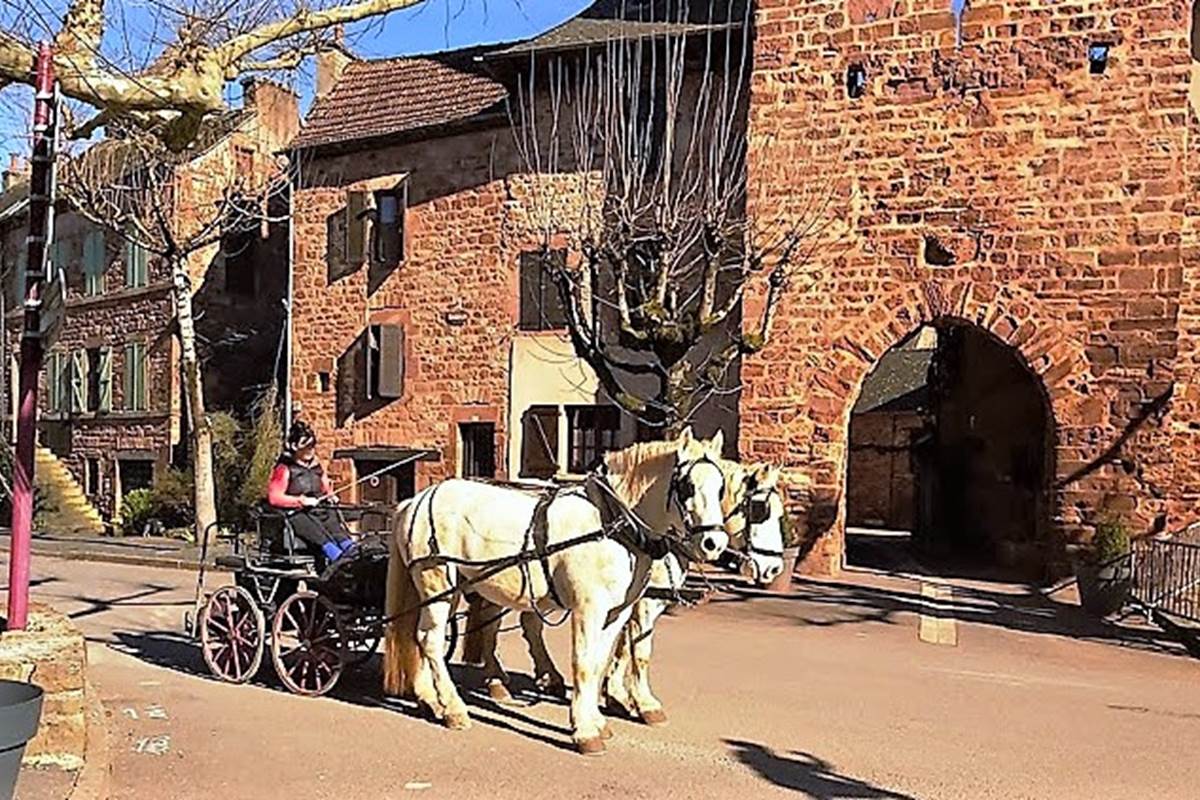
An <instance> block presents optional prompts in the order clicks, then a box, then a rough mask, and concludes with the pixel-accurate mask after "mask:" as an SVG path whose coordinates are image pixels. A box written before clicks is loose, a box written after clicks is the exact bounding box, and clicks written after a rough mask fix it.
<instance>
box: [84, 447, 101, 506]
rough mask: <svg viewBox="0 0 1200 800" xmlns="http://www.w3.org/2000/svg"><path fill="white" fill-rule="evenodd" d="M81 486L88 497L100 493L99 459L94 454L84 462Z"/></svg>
mask: <svg viewBox="0 0 1200 800" xmlns="http://www.w3.org/2000/svg"><path fill="white" fill-rule="evenodd" d="M83 488H84V491H85V492H86V493H87V496H88V497H95V496H96V495H98V494H100V459H98V458H96V457H95V456H89V457H88V459H87V461H86V462H84V474H83Z"/></svg>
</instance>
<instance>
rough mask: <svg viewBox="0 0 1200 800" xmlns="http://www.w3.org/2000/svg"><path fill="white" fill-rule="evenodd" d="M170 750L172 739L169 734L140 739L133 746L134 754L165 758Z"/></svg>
mask: <svg viewBox="0 0 1200 800" xmlns="http://www.w3.org/2000/svg"><path fill="white" fill-rule="evenodd" d="M170 749H171V737H170V736H168V735H167V734H163V735H162V736H149V737H145V738H142V739H138V740H137V741H136V742H134V744H133V752H135V753H141V754H143V755H148V756H165V755H166V754H167V752H168V751H170Z"/></svg>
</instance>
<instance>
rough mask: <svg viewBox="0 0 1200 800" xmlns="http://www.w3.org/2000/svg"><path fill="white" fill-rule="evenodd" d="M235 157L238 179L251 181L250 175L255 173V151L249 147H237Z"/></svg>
mask: <svg viewBox="0 0 1200 800" xmlns="http://www.w3.org/2000/svg"><path fill="white" fill-rule="evenodd" d="M233 157H234V163H235V165H236V166H237V173H238V177H239V178H241V179H242V180H247V181H248V180H250V175H251V174H252V173H253V172H254V151H253V150H251V149H250V148H249V147H235V148H234V149H233Z"/></svg>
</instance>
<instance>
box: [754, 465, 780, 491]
mask: <svg viewBox="0 0 1200 800" xmlns="http://www.w3.org/2000/svg"><path fill="white" fill-rule="evenodd" d="M763 466H764V467H765V468H766V470H767V474H766V475H765V476H764V478H763V481H762V483H761V484H760V485H761V486H765V487H767V488H768V489H773V488H775V487H776V486H778V485H779V482H780V481H781V480H783V470H781V469H779V467H772V466H770V465H767V464H764V465H763Z"/></svg>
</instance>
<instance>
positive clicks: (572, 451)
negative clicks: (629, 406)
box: [567, 406, 621, 475]
mask: <svg viewBox="0 0 1200 800" xmlns="http://www.w3.org/2000/svg"><path fill="white" fill-rule="evenodd" d="M620 431H621V412H620V411H619V410H617V407H616V406H570V407H568V408H567V439H568V442H569V450H568V452H567V469H568V471H570V472H571V473H573V474H576V475H580V474H583V473H585V472H587V471H589V470H591V469H594V468H595V467H597V466H598V465H599V464H600V459H601V458H603V457H604V454H605V453H607V452H609V451H610V450H615V449H616V447H617V437H618V435H619V434H620Z"/></svg>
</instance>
